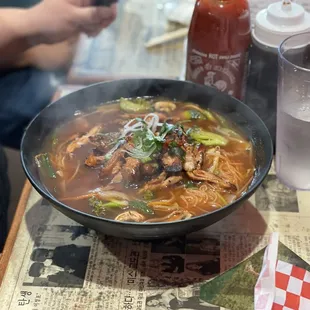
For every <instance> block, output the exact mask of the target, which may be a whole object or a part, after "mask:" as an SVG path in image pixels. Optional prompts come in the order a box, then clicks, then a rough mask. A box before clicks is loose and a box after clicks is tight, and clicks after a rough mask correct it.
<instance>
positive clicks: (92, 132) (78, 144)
mask: <svg viewBox="0 0 310 310" xmlns="http://www.w3.org/2000/svg"><path fill="white" fill-rule="evenodd" d="M101 129H102V127H101V126H95V127H93V128H92V129H91V130H90V131H89V132H88V133H87V134H85V135H83V136H81V137H79V138H76V139H75V140H73V141H72V142H71V143H70V144H69V145H68V146H67V150H66V152H67V153H73V152H74V151H75V150H76V149H78V148H80V147H81V146H82V145H85V144H87V143H88V142H89V137H90V136H93V135H95V134H97V133H98V132H99V131H100V130H101Z"/></svg>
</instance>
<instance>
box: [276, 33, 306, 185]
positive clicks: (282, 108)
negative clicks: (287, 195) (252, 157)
mask: <svg viewBox="0 0 310 310" xmlns="http://www.w3.org/2000/svg"><path fill="white" fill-rule="evenodd" d="M276 171H277V176H278V178H279V179H280V180H281V182H282V183H284V184H285V185H287V186H288V187H290V188H294V189H298V190H310V32H307V33H302V34H297V35H293V36H291V37H289V38H287V39H286V40H284V41H283V43H282V44H281V46H280V47H279V74H278V98H277V143H276Z"/></svg>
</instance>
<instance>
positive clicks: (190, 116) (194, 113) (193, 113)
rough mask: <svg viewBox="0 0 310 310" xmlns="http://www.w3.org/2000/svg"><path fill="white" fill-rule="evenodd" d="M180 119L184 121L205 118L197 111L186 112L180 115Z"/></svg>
mask: <svg viewBox="0 0 310 310" xmlns="http://www.w3.org/2000/svg"><path fill="white" fill-rule="evenodd" d="M182 118H184V119H185V120H191V119H206V117H205V116H204V115H203V114H202V113H200V112H199V111H197V110H187V111H184V112H183V113H182Z"/></svg>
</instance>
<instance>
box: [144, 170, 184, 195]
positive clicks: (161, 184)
mask: <svg viewBox="0 0 310 310" xmlns="http://www.w3.org/2000/svg"><path fill="white" fill-rule="evenodd" d="M181 180H182V176H172V177H169V178H167V174H166V172H162V173H161V174H160V175H159V176H158V177H157V178H156V179H153V180H151V181H149V182H147V183H146V184H145V185H144V186H143V188H142V189H140V191H139V193H143V192H144V191H147V190H150V191H154V190H158V189H163V188H166V187H169V186H171V185H174V184H177V183H178V182H180V181H181Z"/></svg>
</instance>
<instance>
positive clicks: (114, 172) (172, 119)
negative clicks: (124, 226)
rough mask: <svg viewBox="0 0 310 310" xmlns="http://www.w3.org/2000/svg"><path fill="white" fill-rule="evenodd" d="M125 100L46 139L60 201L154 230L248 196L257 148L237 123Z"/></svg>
mask: <svg viewBox="0 0 310 310" xmlns="http://www.w3.org/2000/svg"><path fill="white" fill-rule="evenodd" d="M122 100H123V101H122V104H120V102H114V103H111V104H109V105H104V106H100V107H98V109H97V110H94V111H92V112H90V113H85V114H81V115H79V116H76V117H74V118H72V120H71V121H70V122H68V123H66V124H64V125H63V126H61V127H60V128H59V129H57V130H56V131H55V132H54V133H53V135H51V136H50V137H48V138H47V139H46V142H45V145H44V148H43V151H42V153H41V154H38V155H37V156H36V158H35V161H36V163H37V165H38V169H39V172H40V177H41V178H42V181H43V183H44V184H45V185H46V187H47V188H48V189H49V191H50V192H51V193H52V194H53V195H54V196H55V197H56V198H57V199H58V200H59V201H62V202H64V203H66V204H67V205H69V206H70V207H73V208H75V209H77V210H80V211H83V212H86V213H90V214H94V215H97V216H100V217H105V218H109V219H116V220H120V221H130V222H146V223H151V222H170V221H175V220H182V219H187V218H190V217H194V216H198V215H201V214H204V213H209V212H212V211H215V210H217V209H219V208H222V207H223V206H225V205H227V204H229V203H231V202H232V201H234V200H236V199H237V198H239V197H240V196H242V195H243V194H244V193H245V192H246V190H247V188H248V186H249V185H250V183H251V181H252V179H253V176H254V172H255V164H254V156H253V146H252V144H251V142H250V141H248V140H247V139H246V138H245V137H244V135H243V134H242V132H241V131H240V130H239V129H238V128H237V127H236V126H235V125H234V124H232V123H231V122H230V121H229V120H227V119H226V118H224V117H223V116H222V115H219V114H218V113H217V112H215V111H212V110H203V109H201V108H200V107H199V106H197V105H194V104H192V103H182V102H173V101H167V100H163V99H158V98H157V99H154V98H138V99H137V98H136V99H130V100H129V99H122ZM128 102H129V104H128ZM124 109H125V110H124ZM143 119H145V121H144V120H143ZM126 131H127V132H126Z"/></svg>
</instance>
